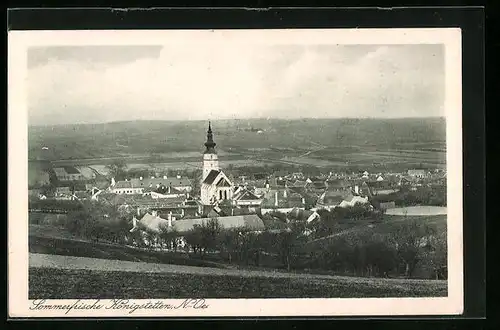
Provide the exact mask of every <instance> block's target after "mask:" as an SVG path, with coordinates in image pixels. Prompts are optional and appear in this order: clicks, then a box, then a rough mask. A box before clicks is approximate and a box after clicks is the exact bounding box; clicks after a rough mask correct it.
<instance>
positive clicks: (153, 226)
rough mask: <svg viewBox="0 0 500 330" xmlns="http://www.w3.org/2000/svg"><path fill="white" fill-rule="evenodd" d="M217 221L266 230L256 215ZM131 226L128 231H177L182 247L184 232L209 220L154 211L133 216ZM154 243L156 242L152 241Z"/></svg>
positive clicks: (260, 230) (225, 218) (236, 226)
mask: <svg viewBox="0 0 500 330" xmlns="http://www.w3.org/2000/svg"><path fill="white" fill-rule="evenodd" d="M213 219H216V220H217V222H218V223H219V224H220V226H221V227H222V228H223V229H236V228H240V229H242V230H245V231H247V230H248V231H251V232H262V231H264V230H266V227H265V225H264V222H263V221H262V219H260V218H259V217H258V216H257V215H255V214H253V215H242V216H228V217H216V218H213ZM132 221H133V227H132V229H130V232H136V231H141V232H142V233H148V232H149V233H154V234H159V233H161V232H162V231H169V230H171V231H175V232H176V233H178V235H179V236H178V237H177V240H178V246H179V247H184V246H185V245H186V240H185V238H184V237H183V235H185V234H186V233H188V232H190V231H192V230H193V229H194V228H195V226H197V225H198V226H202V225H203V224H205V223H207V222H208V221H210V219H207V218H194V219H179V220H178V219H176V218H175V217H174V216H172V215H171V214H168V215H167V219H164V218H162V217H160V216H159V215H158V214H157V213H156V212H152V213H147V214H145V215H144V216H143V217H142V218H141V219H140V220H138V219H137V218H136V217H134V218H133V220H132ZM144 239H145V237H144ZM153 243H156V242H153Z"/></svg>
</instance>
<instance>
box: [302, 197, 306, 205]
mask: <svg viewBox="0 0 500 330" xmlns="http://www.w3.org/2000/svg"><path fill="white" fill-rule="evenodd" d="M305 204H306V199H305V198H304V197H302V205H305Z"/></svg>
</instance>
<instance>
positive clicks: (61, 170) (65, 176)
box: [54, 166, 85, 182]
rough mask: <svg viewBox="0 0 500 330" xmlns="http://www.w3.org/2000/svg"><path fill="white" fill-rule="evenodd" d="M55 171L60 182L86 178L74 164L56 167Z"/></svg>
mask: <svg viewBox="0 0 500 330" xmlns="http://www.w3.org/2000/svg"><path fill="white" fill-rule="evenodd" d="M54 173H55V175H56V177H57V180H58V181H60V182H64V181H79V180H85V176H84V175H83V174H81V173H80V171H78V169H76V168H75V167H73V166H64V167H55V168H54Z"/></svg>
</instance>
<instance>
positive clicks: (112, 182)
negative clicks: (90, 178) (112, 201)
mask: <svg viewBox="0 0 500 330" xmlns="http://www.w3.org/2000/svg"><path fill="white" fill-rule="evenodd" d="M115 184H116V181H115V178H111V186H112V187H114V185H115Z"/></svg>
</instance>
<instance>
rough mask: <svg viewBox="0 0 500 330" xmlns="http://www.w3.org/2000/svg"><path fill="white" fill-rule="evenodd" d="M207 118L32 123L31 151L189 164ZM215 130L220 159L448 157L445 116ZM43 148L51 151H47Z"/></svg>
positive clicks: (61, 157)
mask: <svg viewBox="0 0 500 330" xmlns="http://www.w3.org/2000/svg"><path fill="white" fill-rule="evenodd" d="M206 124H207V123H206V122H204V121H178V122H177V121H172V122H169V121H135V122H119V123H107V124H92V125H60V126H46V127H45V126H44V127H42V126H30V127H29V142H28V145H29V157H30V159H31V158H33V159H35V158H40V157H41V158H45V159H50V160H52V161H59V162H60V163H59V164H60V165H63V164H78V165H100V164H101V165H102V164H106V163H105V162H103V161H104V160H105V159H107V161H109V160H110V159H112V158H113V157H117V158H127V160H130V161H131V162H134V163H149V162H156V163H172V162H177V163H178V162H188V161H192V160H193V157H194V158H197V157H198V156H196V154H199V153H201V152H202V151H203V142H204V141H205V139H206V133H205V131H206ZM251 127H253V128H259V129H262V130H263V133H261V134H258V133H256V132H255V131H251V130H249V128H251ZM213 128H214V134H215V141H216V142H217V147H218V150H219V151H220V152H221V157H222V158H225V159H227V160H229V161H238V160H239V159H241V158H243V159H252V158H260V159H262V160H265V162H269V163H272V162H276V161H280V160H282V158H283V157H288V159H289V160H288V161H290V162H293V163H296V164H304V163H306V164H307V163H314V162H315V160H322V161H323V162H322V163H321V164H320V165H323V166H334V165H340V164H345V162H346V161H349V162H351V163H353V164H359V165H363V164H372V163H373V162H382V163H394V162H395V163H408V164H410V165H411V166H413V165H414V164H419V163H425V164H429V165H430V166H437V165H439V164H441V165H442V164H443V163H444V160H445V159H444V157H443V155H444V151H445V150H446V149H445V147H446V146H445V144H446V143H445V141H446V135H445V120H444V118H424V119H386V120H381V119H380V120H379V119H304V120H277V119H272V120H265V119H254V120H224V121H217V122H215V123H213ZM284 137H286V138H284ZM44 146H46V147H47V148H48V149H47V150H42V147H44ZM308 152H311V153H310V154H308ZM306 156H307V157H306ZM62 161H64V162H62ZM196 161H198V159H196ZM282 161H285V160H282ZM75 162H76V163H75ZM265 162H264V163H265Z"/></svg>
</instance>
